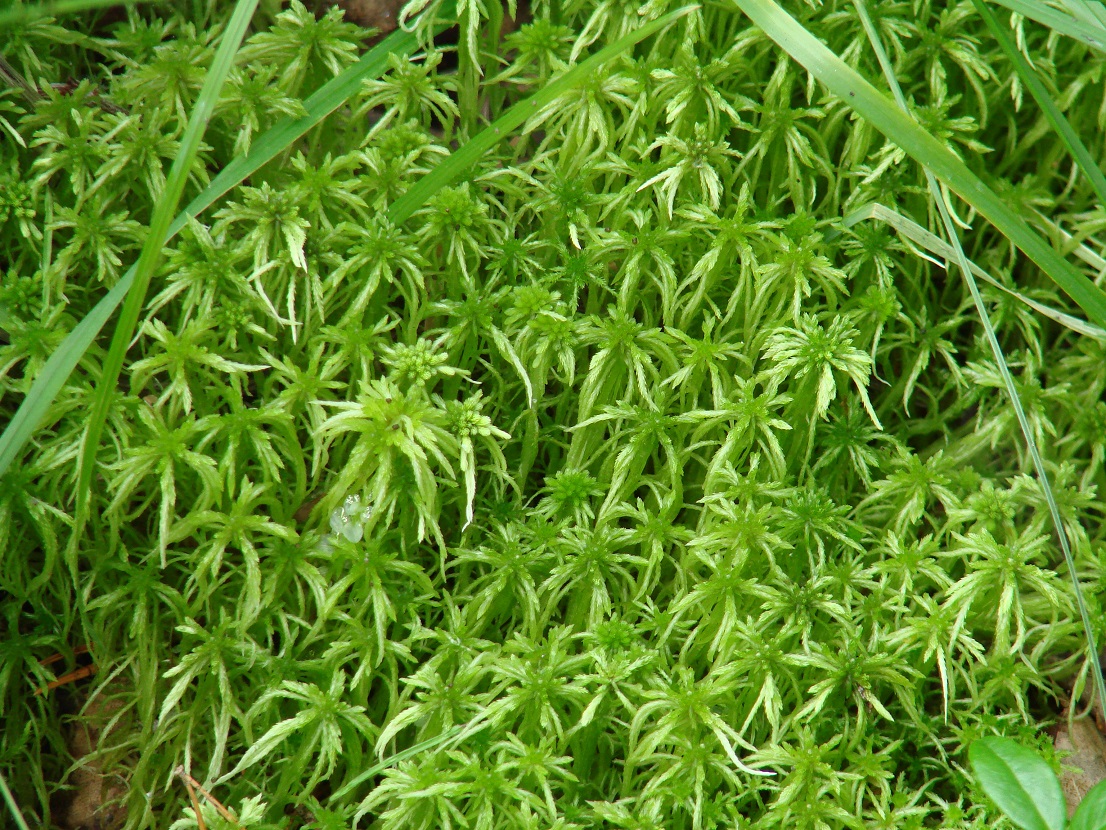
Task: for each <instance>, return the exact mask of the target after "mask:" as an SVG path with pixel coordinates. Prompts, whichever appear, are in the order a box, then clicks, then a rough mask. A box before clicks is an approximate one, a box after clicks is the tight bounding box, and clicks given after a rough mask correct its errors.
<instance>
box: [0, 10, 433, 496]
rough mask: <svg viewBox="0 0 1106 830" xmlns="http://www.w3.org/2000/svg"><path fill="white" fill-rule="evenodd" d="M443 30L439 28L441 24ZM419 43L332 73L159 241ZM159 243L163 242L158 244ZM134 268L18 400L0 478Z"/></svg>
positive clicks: (395, 40)
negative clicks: (299, 110) (301, 111)
mask: <svg viewBox="0 0 1106 830" xmlns="http://www.w3.org/2000/svg"><path fill="white" fill-rule="evenodd" d="M443 28H444V27H443ZM417 45H418V41H417V39H416V36H415V35H414V34H412V33H410V32H402V31H395V32H392V34H390V35H388V37H386V38H385V39H384V40H382V41H381V42H380V43H378V44H377V45H376V46H375V47H373V48H372V49H370V50H369V51H368V52H366V53H365V55H364V56H363V57H362V58H361V60H360V61H358V62H357V63H355V64H353V65H352V66H350V67H349V68H347V69H346V70H345V71H344V72H342V73H341V74H339V75H336V76H335V77H333V78H332V79H331V80H329V81H327V83H325V84H323V86H321V87H320V88H319V89H318V90H316V91H315V92H314V93H313V94H312V95H311V96H310V97H309V98H308V99H307V100H306V101H304V107H305V108H306V110H307V115H305V116H303V117H302V118H286V119H284V120H282V121H279V122H278V123H276V124H274V125H273V127H272V128H271V129H269V130H268V131H267V132H265V133H264V134H263V135H261V136H259V137H258V139H257V140H256V141H254V142H253V145H252V146H251V148H250V152H249V153H247V154H246V155H244V156H239V157H238V158H236V159H235V160H234V161H232V162H231V163H230V164H228V165H227V166H226V167H224V168H223V169H222V170H221V171H220V172H219V174H218V175H216V176H215V178H214V179H212V180H211V183H210V184H209V185H208V186H207V187H205V188H204V190H203V191H202V192H201V193H200V194H199V195H198V196H196V198H195V199H193V200H192V201H191V202H190V203H189V204H188V206H187V207H186V208H185V209H184V211H183V212H182V213H181V214H180V215H179V216H177V218H176V219H174V220H173V223H172V224H171V225H170V226H169V229H168V233H167V234H166V236H165V239H164V242H165V243H167V242H168V241H169V240H170V239H172V238H173V237H174V236H176V235H177V234H178V233H180V230H181V228H183V227H184V226H185V225H186V224H187V223H188V220H189V219H191V218H193V217H195V216H198V215H199V214H200V213H201V212H203V211H204V210H206V209H207V208H208V207H210V206H211V205H212V204H214V203H215V201H216V200H217V199H219V198H220V197H221V196H223V195H224V194H225V193H227V192H228V191H229V190H230V189H231V188H233V187H235V186H236V185H238V184H239V183H241V182H242V181H243V180H244V179H245V178H246V177H247V176H249V175H251V174H253V173H254V172H256V171H257V170H259V169H260V168H261V167H262V166H264V165H265V164H267V163H268V162H270V161H272V160H273V159H274V158H276V156H278V155H279V154H280V153H281V152H283V151H284V150H286V149H287V148H288V147H290V146H291V145H292V144H293V142H295V141H296V140H298V139H299V138H300V137H301V136H303V135H304V134H305V133H306V132H307V131H308V130H310V129H311V128H312V127H314V126H316V125H317V124H319V123H320V122H321V121H322V120H323V119H324V118H326V117H327V116H328V115H330V114H331V113H332V112H334V110H336V109H337V108H338V107H340V106H341V105H342V104H343V103H345V102H346V101H347V100H348V99H349V98H350V97H351V96H352V95H353V94H354V93H355V92H357V90H358V89H360V88H361V82H362V81H364V80H365V79H367V78H376V77H379V76H380V75H381V74H382V73H383V72H384V70H385V69H386V68H387V66H388V56H389V55H392V54H397V55H409V54H410V53H411V52H413V51H414V50H415V48H416V46H417ZM163 244H164V243H163ZM136 268H137V266H131V268H129V269H128V270H127V272H126V273H125V274H124V275H123V276H122V277H121V278H120V280H119V282H117V283H116V284H115V286H113V287H112V289H111V290H110V291H108V293H107V294H106V295H104V297H103V298H102V299H101V300H100V301H99V302H98V303H97V304H96V306H95V307H94V308H93V309H92V310H91V311H90V312H89V313H88V314H87V315H86V316H85V317H84V318H83V319H82V320H81V322H80V323H78V324H77V325H76V326H75V327H74V329H73V331H72V332H70V333H69V335H68V336H67V337H66V338H65V340H64V341H63V342H62V344H61V345H60V346H59V347H58V348H57V349H56V350H55V351H54V352H53V353H52V354H51V355H50V357H49V359H48V360H47V361H46V364H45V365H44V366H43V368H42V371H41V373H40V374H39V376H38V377H37V378H35V381H34V383H33V384H32V386H31V389H30V391H29V392H28V393H27V397H26V398H25V399H24V401H23V403H22V404H20V407H19V409H18V410H17V411H16V413H15V416H14V417H13V418H12V420H11V423H9V424H8V426H7V428H6V429H5V430H4V433H3V435H0V476H2V475H3V474H4V473H5V472H6V471H7V469H8V468H9V467H10V466H11V464H12V462H13V461H14V460H15V459H16V457H17V456H18V455H19V453H20V452H21V451H22V449H23V447H24V446H26V443H27V441H29V440H30V438H31V436H32V435H33V434H34V431H35V430H36V429H38V426H39V424H41V423H42V421H43V419H44V418H45V417H46V414H47V412H48V411H49V409H50V405H51V404H52V403H53V402H54V399H55V398H56V397H57V395H58V393H59V392H60V391H61V389H62V387H63V386H65V382H66V380H67V379H68V378H69V375H70V374H71V373H72V372H73V369H74V368H76V366H77V363H78V362H79V361H80V359H81V356H82V355H83V354H84V353H85V352H86V351H87V350H88V347H89V346H91V345H92V341H93V340H95V339H96V335H97V334H99V332H100V329H102V328H103V327H104V324H105V323H106V322H107V321H108V319H110V317H111V315H112V313H113V312H114V311H115V309H116V307H117V306H118V305H119V303H121V302H122V301H123V298H124V297H125V296H126V295H127V292H128V291H129V290H130V287H131V285H132V284H133V283H134V278H135V270H136Z"/></svg>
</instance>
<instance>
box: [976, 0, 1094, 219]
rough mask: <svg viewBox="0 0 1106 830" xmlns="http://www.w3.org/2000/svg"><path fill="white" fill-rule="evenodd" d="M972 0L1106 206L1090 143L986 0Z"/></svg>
mask: <svg viewBox="0 0 1106 830" xmlns="http://www.w3.org/2000/svg"><path fill="white" fill-rule="evenodd" d="M972 3H973V4H974V5H975V8H976V11H978V12H979V14H980V16H981V17H982V18H983V22H984V23H986V24H987V28H988V29H990V31H991V34H992V35H994V38H995V40H996V41H997V42H998V45H999V46H1001V47H1002V51H1003V52H1005V53H1006V57H1007V58H1008V59H1009V61H1010V62H1011V63H1012V64H1013V65H1014V70H1015V71H1016V72H1017V73H1018V77H1019V78H1021V80H1022V83H1023V84H1025V87H1026V89H1028V90H1029V92H1030V94H1031V95H1032V96H1033V100H1035V101H1036V102H1037V106H1039V107H1040V108H1041V112H1043V113H1044V116H1045V118H1047V119H1048V122H1049V123H1050V124H1051V125H1052V128H1053V129H1054V130H1056V132H1057V133H1058V134H1059V135H1060V140H1061V141H1063V142H1064V146H1066V147H1067V148H1068V152H1069V153H1071V155H1072V158H1073V159H1075V163H1076V164H1077V165H1079V169H1080V170H1082V171H1083V175H1084V176H1086V177H1087V181H1089V182H1090V183H1091V187H1093V188H1094V192H1095V195H1097V196H1098V204H1099V205H1100V206H1101V207H1106V176H1103V175H1102V170H1101V169H1100V168H1099V166H1098V164H1097V162H1095V160H1094V157H1093V156H1092V155H1091V153H1090V151H1089V150H1088V149H1087V146H1086V145H1085V144H1084V143H1083V142H1082V140H1081V139H1080V138H1079V136H1078V135H1076V134H1075V130H1073V129H1072V127H1071V124H1069V123H1068V119H1066V118H1065V117H1064V114H1063V113H1062V112H1060V108H1059V107H1058V106H1056V102H1055V101H1053V100H1052V97H1051V96H1050V95H1049V94H1048V90H1047V89H1045V85H1044V84H1043V83H1041V79H1040V78H1039V77H1037V73H1036V72H1035V71H1034V70H1033V67H1032V66H1030V65H1029V61H1027V60H1026V59H1025V57H1024V56H1023V55H1022V53H1021V52H1019V51H1018V48H1017V47H1016V46H1015V45H1014V41H1013V40H1011V39H1010V35H1009V34H1008V33H1007V31H1006V30H1005V29H1004V28H1003V27H1002V26H1001V25H1000V24H999V22H998V20H996V19H995V16H994V14H992V13H991V10H990V9H989V8H987V4H986V3H984V2H983V0H972Z"/></svg>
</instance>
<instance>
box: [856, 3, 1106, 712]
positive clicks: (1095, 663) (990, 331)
mask: <svg viewBox="0 0 1106 830" xmlns="http://www.w3.org/2000/svg"><path fill="white" fill-rule="evenodd" d="M853 2H854V4H855V5H856V8H857V12H858V13H859V14H860V19H861V22H862V23H863V25H864V30H865V32H867V34H868V39H869V40H870V41H871V43H872V48H873V49H874V50H875V52H876V56H877V58H878V59H879V63H880V66H881V67H882V68H883V72H884V76H885V77H886V78H887V83H888V84H889V85H890V87H891V90H892V92H893V93H894V96H895V100H896V101H897V102H898V104H899V107H900V108H901V109H902V111H903V113H907V114H908V112H909V111H908V110H907V106H906V98H905V96H903V94H902V90H901V89H900V88H899V84H898V80H897V79H896V78H895V73H894V71H893V69H892V67H891V62H890V60H888V58H887V53H886V51H885V50H884V48H883V44H882V42H881V41H880V39H879V34H878V32H877V31H876V28H875V26H874V25H872V21H871V18H870V17H869V16H868V11H867V8H866V7H865V4H864V0H853ZM908 117H909V116H908ZM925 175H926V183H927V185H928V186H929V192H930V195H931V196H932V198H933V200H934V202H936V203H937V209H938V210H939V211H940V213H941V222H942V224H944V226H945V234H946V236H948V240H949V244H951V245H952V248H953V251H954V253H955V255H956V264H957V265H958V266H959V267H960V272H961V273H962V274H963V276H964V280H965V282H967V284H968V290H969V291H970V292H971V295H972V302H973V303H974V304H975V309H976V313H978V314H979V319H980V322H982V323H983V330H984V332H985V334H986V336H987V343H988V345H989V346H990V347H991V354H992V355H993V356H994V359H995V365H996V366H997V367H998V370H999V374H1000V375H1001V376H1002V383H1003V385H1004V386H1005V387H1006V394H1007V397H1009V399H1010V404H1011V406H1013V407H1014V414H1015V416H1016V417H1017V419H1018V426H1019V427H1021V431H1022V435H1023V436H1024V438H1025V443H1026V445H1027V447H1028V448H1029V455H1030V457H1031V458H1032V459H1033V468H1034V470H1035V472H1036V473H1037V479H1038V481H1040V484H1041V490H1042V491H1043V493H1044V496H1045V501H1046V502H1047V503H1048V511H1049V514H1050V515H1051V517H1052V524H1053V526H1054V527H1055V529H1056V535H1057V537H1058V538H1059V540H1060V549H1061V550H1062V551H1063V553H1064V562H1065V563H1066V564H1067V568H1068V576H1069V578H1070V579H1071V583H1072V591H1073V593H1074V594H1075V603H1076V606H1077V607H1078V608H1079V616H1080V618H1081V620H1082V622H1083V633H1084V636H1086V638H1087V650H1088V652H1089V659H1090V661H1091V668H1092V674H1093V675H1094V681H1095V691H1096V693H1097V696H1098V705H1099V706H1100V707H1101V708H1102V709H1103V711H1104V712H1106V680H1104V679H1103V676H1102V665H1101V663H1100V662H1099V659H1098V647H1097V645H1096V644H1095V637H1094V627H1093V626H1092V624H1091V615H1090V612H1089V611H1088V609H1087V603H1086V602H1085V601H1084V599H1083V590H1082V588H1081V587H1080V585H1079V574H1078V571H1077V570H1076V567H1075V557H1074V556H1072V552H1071V544H1070V543H1069V541H1068V534H1067V531H1066V530H1065V529H1064V523H1063V520H1062V519H1061V517H1060V508H1059V506H1058V505H1057V504H1056V496H1055V495H1054V494H1053V492H1052V485H1051V483H1050V482H1049V477H1048V470H1046V469H1045V462H1044V459H1043V458H1042V457H1041V453H1040V449H1039V448H1038V446H1037V441H1036V439H1034V437H1033V431H1032V429H1030V426H1029V419H1028V418H1027V417H1026V415H1025V409H1024V407H1023V406H1022V402H1021V398H1020V397H1019V396H1018V390H1017V387H1016V386H1015V385H1014V377H1013V375H1012V374H1011V373H1010V367H1009V366H1007V365H1006V358H1005V357H1004V356H1003V354H1002V346H1001V345H999V342H998V336H997V335H996V334H995V328H994V326H993V325H991V316H990V314H989V313H988V312H987V307H986V305H984V303H983V296H982V295H981V294H980V293H979V286H978V284H976V281H975V277H974V276H973V275H972V269H971V265H970V264H969V263H968V258H967V256H966V255H965V254H964V249H963V247H962V246H961V245H960V235H959V234H958V233H957V231H956V224H955V223H954V222H953V220H952V213H951V211H950V210H949V207H948V204H947V203H946V201H945V197H944V195H943V194H942V192H941V188H940V186H939V185H938V184H937V179H936V178H935V177H934V175H933V173H932V172H930V170H929V169H928V168H927V169H926V170H925ZM944 704H945V706H944V709H945V719H946V720H948V699H947V697H946V698H945V701H944Z"/></svg>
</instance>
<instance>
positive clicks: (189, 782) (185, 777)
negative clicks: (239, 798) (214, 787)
mask: <svg viewBox="0 0 1106 830" xmlns="http://www.w3.org/2000/svg"><path fill="white" fill-rule="evenodd" d="M176 773H177V777H178V778H180V779H181V780H182V781H183V782H184V784H185V786H186V787H188V795H189V797H190V798H191V799H192V806H193V809H195V811H196V822H197V823H198V824H199V827H200V830H207V828H206V827H204V824H203V819H202V818H200V805H199V804H198V803H197V801H196V794H195V792H194V791H193V787H195V788H196V789H197V790H199V791H200V795H202V796H203V797H204V798H206V799H207V800H208V801H210V802H211V804H212V805H213V806H214V807H215V809H216V810H218V811H219V815H221V816H222V817H223V818H225V819H226V820H227V821H229V822H230V823H231V824H233V825H234V826H235V827H239V828H240V827H241V826H242V825H241V824H239V823H238V819H236V818H235V817H234V813H232V812H231V811H230V810H228V809H227V808H226V807H224V806H223V805H222V804H220V803H219V799H217V798H216V797H215V796H213V795H212V794H211V793H209V792H208V791H207V790H205V789H204V788H203V786H202V785H201V784H200V782H199V781H197V780H196V779H195V778H193V777H192V776H191V775H189V774H188V773H187V772H186V771H185V769H184V766H183V765H182V766H179V767H177V770H176Z"/></svg>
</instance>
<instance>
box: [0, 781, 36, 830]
mask: <svg viewBox="0 0 1106 830" xmlns="http://www.w3.org/2000/svg"><path fill="white" fill-rule="evenodd" d="M0 794H2V795H3V796H4V803H5V804H7V805H8V810H9V811H10V812H11V814H12V817H13V818H14V819H15V826H16V827H18V828H19V830H31V828H29V827H28V826H27V822H26V821H25V820H24V819H23V813H21V812H20V811H19V805H18V804H16V803H15V796H13V795H12V791H11V790H9V789H8V782H7V781H6V780H5V779H4V776H3V774H0Z"/></svg>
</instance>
